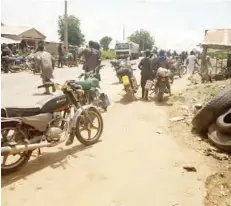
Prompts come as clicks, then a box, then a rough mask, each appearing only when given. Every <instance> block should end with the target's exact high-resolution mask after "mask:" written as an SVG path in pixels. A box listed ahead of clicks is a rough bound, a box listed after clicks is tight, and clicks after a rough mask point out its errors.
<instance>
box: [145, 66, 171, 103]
mask: <svg viewBox="0 0 231 206" xmlns="http://www.w3.org/2000/svg"><path fill="white" fill-rule="evenodd" d="M169 75H170V73H169V71H168V70H167V69H165V68H159V69H158V70H157V75H156V80H153V81H151V80H147V82H146V84H145V92H147V91H150V90H153V92H152V93H154V92H155V95H156V97H157V100H158V101H162V100H163V96H164V94H170V88H168V86H169V87H170V84H169Z"/></svg>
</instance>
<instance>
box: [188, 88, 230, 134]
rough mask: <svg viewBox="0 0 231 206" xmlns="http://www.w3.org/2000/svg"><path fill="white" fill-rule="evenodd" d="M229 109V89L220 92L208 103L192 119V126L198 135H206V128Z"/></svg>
mask: <svg viewBox="0 0 231 206" xmlns="http://www.w3.org/2000/svg"><path fill="white" fill-rule="evenodd" d="M230 107H231V89H230V88H227V89H224V90H222V91H221V92H220V93H219V94H218V95H217V96H215V97H214V98H213V99H212V100H211V101H209V102H208V103H207V104H206V105H205V106H204V107H203V108H202V109H201V110H200V111H199V112H198V113H197V114H196V115H195V116H194V118H193V120H192V125H193V127H194V128H195V130H196V131H197V132H198V133H206V132H207V131H208V127H209V126H210V125H211V124H212V123H213V122H214V121H216V119H217V118H218V117H219V116H220V115H221V114H223V113H224V112H225V111H227V110H228V109H230Z"/></svg>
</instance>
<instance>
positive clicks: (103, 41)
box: [100, 36, 112, 50]
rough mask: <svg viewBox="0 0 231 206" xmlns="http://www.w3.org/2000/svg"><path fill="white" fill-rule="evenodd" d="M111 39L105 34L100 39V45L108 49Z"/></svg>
mask: <svg viewBox="0 0 231 206" xmlns="http://www.w3.org/2000/svg"><path fill="white" fill-rule="evenodd" d="M111 41H112V38H111V37H109V36H105V37H103V38H102V39H101V40H100V45H101V46H102V47H103V50H108V49H109V45H110V43H111Z"/></svg>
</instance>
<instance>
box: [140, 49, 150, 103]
mask: <svg viewBox="0 0 231 206" xmlns="http://www.w3.org/2000/svg"><path fill="white" fill-rule="evenodd" d="M150 54H151V52H150V51H149V50H146V51H145V57H144V58H143V59H142V60H141V61H140V63H139V65H138V68H139V69H140V70H141V88H142V98H145V99H146V100H148V92H146V93H145V84H146V81H147V80H152V78H153V72H152V69H151V59H150Z"/></svg>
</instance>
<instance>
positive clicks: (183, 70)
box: [180, 66, 187, 75]
mask: <svg viewBox="0 0 231 206" xmlns="http://www.w3.org/2000/svg"><path fill="white" fill-rule="evenodd" d="M186 73H187V68H186V66H181V67H180V74H181V75H184V74H186Z"/></svg>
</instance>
